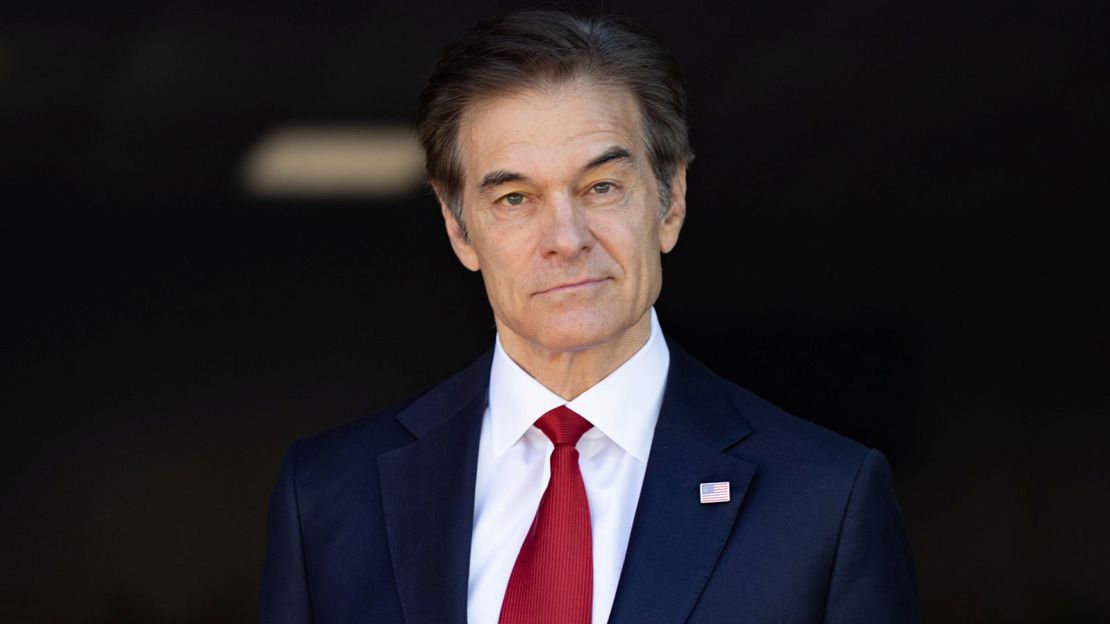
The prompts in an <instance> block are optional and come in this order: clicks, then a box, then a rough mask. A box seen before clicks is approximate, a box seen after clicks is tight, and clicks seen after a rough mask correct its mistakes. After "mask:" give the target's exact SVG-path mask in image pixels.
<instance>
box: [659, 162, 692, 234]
mask: <svg viewBox="0 0 1110 624" xmlns="http://www.w3.org/2000/svg"><path fill="white" fill-rule="evenodd" d="M685 221H686V163H680V164H679V165H678V168H677V169H676V170H675V173H674V178H672V179H671V206H670V208H668V209H667V214H665V215H663V219H662V220H661V221H660V222H659V249H660V251H662V252H663V253H668V252H670V250H672V249H674V246H675V244H676V243H677V242H678V233H679V231H680V230H682V224H683V223H684V222H685Z"/></svg>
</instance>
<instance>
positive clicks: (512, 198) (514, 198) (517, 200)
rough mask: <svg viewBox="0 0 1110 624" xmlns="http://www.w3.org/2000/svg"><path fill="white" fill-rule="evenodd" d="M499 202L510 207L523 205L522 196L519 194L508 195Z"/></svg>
mask: <svg viewBox="0 0 1110 624" xmlns="http://www.w3.org/2000/svg"><path fill="white" fill-rule="evenodd" d="M501 201H503V202H505V203H506V204H509V205H510V206H519V205H521V204H523V203H524V195H522V194H520V193H509V194H508V195H506V196H504V197H502V198H501Z"/></svg>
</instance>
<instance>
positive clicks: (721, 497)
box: [698, 481, 729, 505]
mask: <svg viewBox="0 0 1110 624" xmlns="http://www.w3.org/2000/svg"><path fill="white" fill-rule="evenodd" d="M698 491H699V493H700V494H701V504H703V505H707V504H709V503H727V502H728V501H729V490H728V481H717V482H716V483H702V484H701V487H700V488H699V489H698Z"/></svg>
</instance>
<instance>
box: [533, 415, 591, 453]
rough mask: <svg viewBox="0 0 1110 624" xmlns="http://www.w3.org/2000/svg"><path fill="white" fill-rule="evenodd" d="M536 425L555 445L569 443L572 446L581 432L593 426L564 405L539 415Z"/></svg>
mask: <svg viewBox="0 0 1110 624" xmlns="http://www.w3.org/2000/svg"><path fill="white" fill-rule="evenodd" d="M536 427H538V428H539V430H540V431H542V432H544V434H545V435H546V436H547V437H548V438H551V441H552V442H554V443H555V444H556V445H559V444H569V445H571V446H574V445H575V444H578V439H579V438H581V437H582V434H583V433H586V432H587V431H589V430H590V429H591V428H593V425H591V424H590V421H588V420H586V419H585V418H582V417H581V416H579V415H578V414H577V413H575V412H574V411H573V410H572V409H570V408H569V407H567V406H566V405H560V406H559V407H556V408H555V409H553V410H551V411H550V412H548V413H546V414H544V415H543V416H540V418H539V420H537V421H536Z"/></svg>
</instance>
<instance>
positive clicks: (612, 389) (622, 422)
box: [489, 308, 670, 463]
mask: <svg viewBox="0 0 1110 624" xmlns="http://www.w3.org/2000/svg"><path fill="white" fill-rule="evenodd" d="M669 365H670V352H669V351H668V350H667V343H666V341H665V340H664V339H663V332H662V330H661V329H660V327H659V320H658V318H657V317H656V314H655V308H652V309H651V334H650V335H649V336H648V340H647V342H646V343H644V346H642V347H640V350H639V351H637V352H636V353H634V354H633V355H632V357H630V358H629V359H628V360H627V361H625V362H624V364H621V365H620V367H618V368H617V369H616V370H615V371H613V372H612V373H610V374H609V376H608V377H606V378H605V379H602V380H601V381H599V382H598V383H596V384H594V386H593V387H591V388H590V389H588V390H586V391H585V392H583V393H582V394H581V395H579V396H578V397H576V398H575V399H574V400H573V401H570V402H567V401H565V400H563V398H562V397H560V396H559V395H557V394H555V393H554V392H552V391H550V390H548V389H547V388H546V387H544V385H543V384H541V383H540V382H538V381H536V380H535V379H534V378H532V376H531V375H529V374H528V373H527V372H525V370H524V369H523V368H521V367H520V366H519V365H518V364H517V363H516V362H514V361H513V360H512V358H510V357H509V355H508V354H507V353H505V350H504V349H503V348H502V347H501V338H500V336H498V338H497V341H496V344H495V346H494V352H493V363H492V365H491V367H490V384H489V410H490V424H491V426H492V434H493V436H492V441H493V454H494V456H495V457H499V456H501V455H502V454H503V453H505V452H506V451H508V450H509V447H511V446H512V445H514V444H516V442H517V441H518V440H519V439H520V438H521V436H523V435H524V434H525V433H526V432H527V431H528V428H529V427H531V426H532V424H533V423H534V422H535V421H536V419H537V418H539V417H540V416H542V415H543V414H545V413H547V412H548V411H550V410H552V409H554V408H556V407H558V406H560V405H566V406H567V407H569V408H570V409H572V410H574V411H575V412H577V413H578V414H581V415H582V417H583V418H585V419H586V420H588V421H590V423H591V424H592V425H593V426H594V427H596V428H597V429H598V430H599V431H600V432H601V433H602V434H604V435H605V436H606V437H608V438H609V439H610V440H612V441H613V442H614V443H615V444H617V445H618V446H620V447H621V448H622V449H623V450H624V451H625V452H627V453H629V454H631V455H632V456H633V457H635V458H636V459H638V460H640V461H641V462H644V463H646V462H647V458H648V453H649V452H650V451H651V440H652V436H653V434H654V432H655V422H656V421H657V420H658V419H659V408H660V406H661V405H662V404H663V389H664V386H665V385H666V381H667V368H668V366H669ZM586 435H587V436H589V435H590V433H587V434H586Z"/></svg>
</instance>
